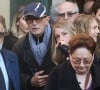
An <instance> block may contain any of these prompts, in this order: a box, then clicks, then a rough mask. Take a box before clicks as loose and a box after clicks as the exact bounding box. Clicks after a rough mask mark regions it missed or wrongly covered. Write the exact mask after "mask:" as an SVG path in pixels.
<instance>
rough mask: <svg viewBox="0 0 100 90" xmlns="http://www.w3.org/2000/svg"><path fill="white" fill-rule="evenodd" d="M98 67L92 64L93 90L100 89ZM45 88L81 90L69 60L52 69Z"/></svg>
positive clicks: (49, 89)
mask: <svg viewBox="0 0 100 90" xmlns="http://www.w3.org/2000/svg"><path fill="white" fill-rule="evenodd" d="M99 72H100V67H99V66H96V65H92V67H91V75H92V81H93V90H100V75H99ZM45 90H81V88H80V86H79V83H78V81H77V78H76V75H75V71H74V69H73V68H72V67H71V64H70V62H69V61H67V62H66V63H65V64H62V65H59V66H58V67H56V68H55V69H53V70H52V72H51V73H50V76H49V80H48V84H47V86H46V89H45Z"/></svg>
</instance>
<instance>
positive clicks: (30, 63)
mask: <svg viewBox="0 0 100 90" xmlns="http://www.w3.org/2000/svg"><path fill="white" fill-rule="evenodd" d="M50 47H51V41H50V43H49V44H48V51H47V53H46V55H45V57H44V60H43V62H42V65H41V66H39V65H38V63H37V62H36V60H35V57H34V55H33V53H32V51H31V48H30V44H29V39H28V34H27V35H26V36H25V37H23V38H21V39H20V40H18V42H17V43H16V44H15V47H14V49H13V50H14V51H15V52H16V54H17V55H18V58H19V64H20V70H21V71H20V73H21V83H22V90H43V87H41V88H38V87H32V86H31V81H30V80H31V77H32V76H33V75H34V73H35V72H37V71H39V70H44V71H45V72H44V74H49V72H50V71H51V69H52V68H53V66H54V64H53V63H52V60H51V54H50V53H51V52H50V50H51V48H50Z"/></svg>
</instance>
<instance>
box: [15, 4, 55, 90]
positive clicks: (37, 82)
mask: <svg viewBox="0 0 100 90" xmlns="http://www.w3.org/2000/svg"><path fill="white" fill-rule="evenodd" d="M24 14H25V20H26V22H27V24H28V27H29V33H28V34H27V35H26V36H25V37H23V38H21V39H20V40H18V42H17V43H16V44H15V47H14V49H13V50H14V51H15V52H16V53H17V55H18V57H19V64H20V72H21V73H20V74H21V85H22V90H43V88H44V86H45V85H46V83H47V80H48V74H49V72H50V71H51V69H52V68H53V66H54V64H53V63H52V60H51V54H50V46H51V28H50V25H49V19H50V17H49V16H48V14H47V11H46V7H45V6H44V5H43V4H42V3H39V2H34V3H31V4H29V5H27V6H26V8H25V11H24Z"/></svg>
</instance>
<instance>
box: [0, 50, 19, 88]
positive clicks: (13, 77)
mask: <svg viewBox="0 0 100 90" xmlns="http://www.w3.org/2000/svg"><path fill="white" fill-rule="evenodd" d="M1 53H2V56H3V59H4V62H5V66H6V69H7V73H8V76H9V81H10V83H9V85H10V90H20V79H19V66H18V59H17V57H16V55H15V54H14V53H12V52H10V51H8V50H6V49H2V50H1ZM0 90H1V89H0Z"/></svg>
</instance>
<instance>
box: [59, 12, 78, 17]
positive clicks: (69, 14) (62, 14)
mask: <svg viewBox="0 0 100 90" xmlns="http://www.w3.org/2000/svg"><path fill="white" fill-rule="evenodd" d="M76 13H77V12H67V13H59V14H58V16H59V17H65V15H66V14H67V16H68V17H72V16H73V15H74V14H76Z"/></svg>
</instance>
